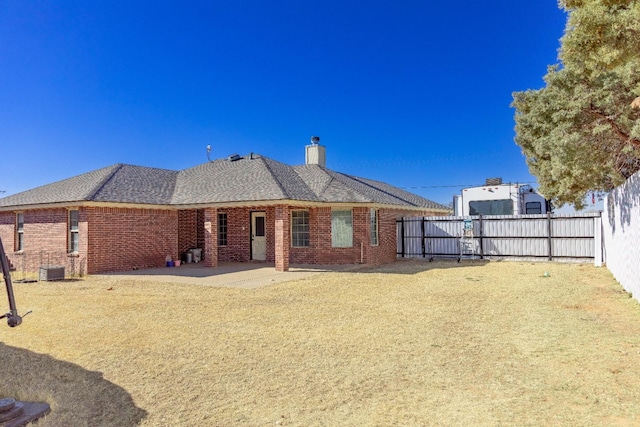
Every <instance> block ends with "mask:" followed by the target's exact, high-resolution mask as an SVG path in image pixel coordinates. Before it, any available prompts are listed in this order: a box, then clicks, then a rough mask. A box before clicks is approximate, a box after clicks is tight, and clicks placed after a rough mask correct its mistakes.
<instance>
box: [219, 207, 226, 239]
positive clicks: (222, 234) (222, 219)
mask: <svg viewBox="0 0 640 427" xmlns="http://www.w3.org/2000/svg"><path fill="white" fill-rule="evenodd" d="M218 246H227V214H226V213H219V214H218Z"/></svg>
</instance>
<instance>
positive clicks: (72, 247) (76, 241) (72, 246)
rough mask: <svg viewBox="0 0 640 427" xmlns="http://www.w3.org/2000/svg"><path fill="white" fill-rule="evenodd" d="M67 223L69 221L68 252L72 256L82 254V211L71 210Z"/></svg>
mask: <svg viewBox="0 0 640 427" xmlns="http://www.w3.org/2000/svg"><path fill="white" fill-rule="evenodd" d="M74 213H75V217H76V218H75V226H74V225H73V222H74V218H73V216H74ZM67 221H68V226H67V230H68V238H67V240H68V241H67V244H68V252H69V253H72V254H77V253H78V252H80V211H79V210H78V209H69V211H68V213H67Z"/></svg>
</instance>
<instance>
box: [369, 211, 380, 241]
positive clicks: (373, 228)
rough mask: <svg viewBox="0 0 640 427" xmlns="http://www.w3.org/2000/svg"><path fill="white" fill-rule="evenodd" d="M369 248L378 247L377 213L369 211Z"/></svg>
mask: <svg viewBox="0 0 640 427" xmlns="http://www.w3.org/2000/svg"><path fill="white" fill-rule="evenodd" d="M369 222H370V224H371V246H378V211H377V210H376V209H371V220H370V221H369Z"/></svg>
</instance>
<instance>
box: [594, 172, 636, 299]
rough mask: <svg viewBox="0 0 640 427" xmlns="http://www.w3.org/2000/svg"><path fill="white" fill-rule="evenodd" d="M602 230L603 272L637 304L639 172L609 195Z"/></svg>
mask: <svg viewBox="0 0 640 427" xmlns="http://www.w3.org/2000/svg"><path fill="white" fill-rule="evenodd" d="M602 228H603V230H602V233H603V237H604V245H605V260H606V263H607V268H608V269H609V270H610V271H611V273H613V275H614V277H615V278H616V280H618V282H620V284H621V285H622V287H624V288H625V289H626V290H627V291H628V292H631V293H632V294H633V297H634V298H635V299H636V300H638V301H640V172H637V173H636V174H635V175H633V176H632V177H631V178H629V179H628V180H627V182H626V183H624V184H623V185H621V186H620V187H618V188H616V189H615V190H613V191H612V192H611V193H609V196H608V197H607V199H606V200H605V203H604V212H603V215H602Z"/></svg>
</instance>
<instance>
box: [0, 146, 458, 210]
mask: <svg viewBox="0 0 640 427" xmlns="http://www.w3.org/2000/svg"><path fill="white" fill-rule="evenodd" d="M279 200H283V201H285V200H291V201H306V202H320V203H321V202H327V203H370V204H379V205H390V206H398V207H410V208H426V209H435V210H447V208H446V207H445V206H443V205H441V204H438V203H435V202H433V201H431V200H428V199H425V198H423V197H420V196H417V195H415V194H412V193H409V192H407V191H404V190H402V189H400V188H397V187H394V186H391V185H389V184H386V183H383V182H379V181H373V180H369V179H364V178H358V177H355V176H351V175H346V174H343V173H340V172H336V171H333V170H330V169H327V168H325V167H322V166H318V165H303V166H289V165H285V164H284V163H280V162H278V161H276V160H273V159H269V158H267V157H263V156H259V155H255V154H252V155H250V156H247V157H240V158H238V159H236V160H233V161H232V160H230V159H222V160H215V161H212V162H207V163H204V164H201V165H198V166H195V167H192V168H189V169H185V170H182V171H172V170H166V169H157V168H149V167H143V166H134V165H125V164H116V165H112V166H109V167H106V168H102V169H98V170H95V171H92V172H88V173H85V174H82V175H78V176H75V177H72V178H68V179H65V180H62V181H58V182H54V183H51V184H47V185H44V186H42V187H38V188H34V189H32V190H28V191H24V192H22V193H17V194H14V195H11V196H7V197H4V198H2V199H0V208H19V207H21V206H33V205H47V204H57V203H74V202H92V201H93V202H110V203H134V204H149V205H169V206H175V207H180V206H185V205H207V204H216V203H235V202H238V203H242V202H245V203H246V202H267V201H279Z"/></svg>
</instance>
